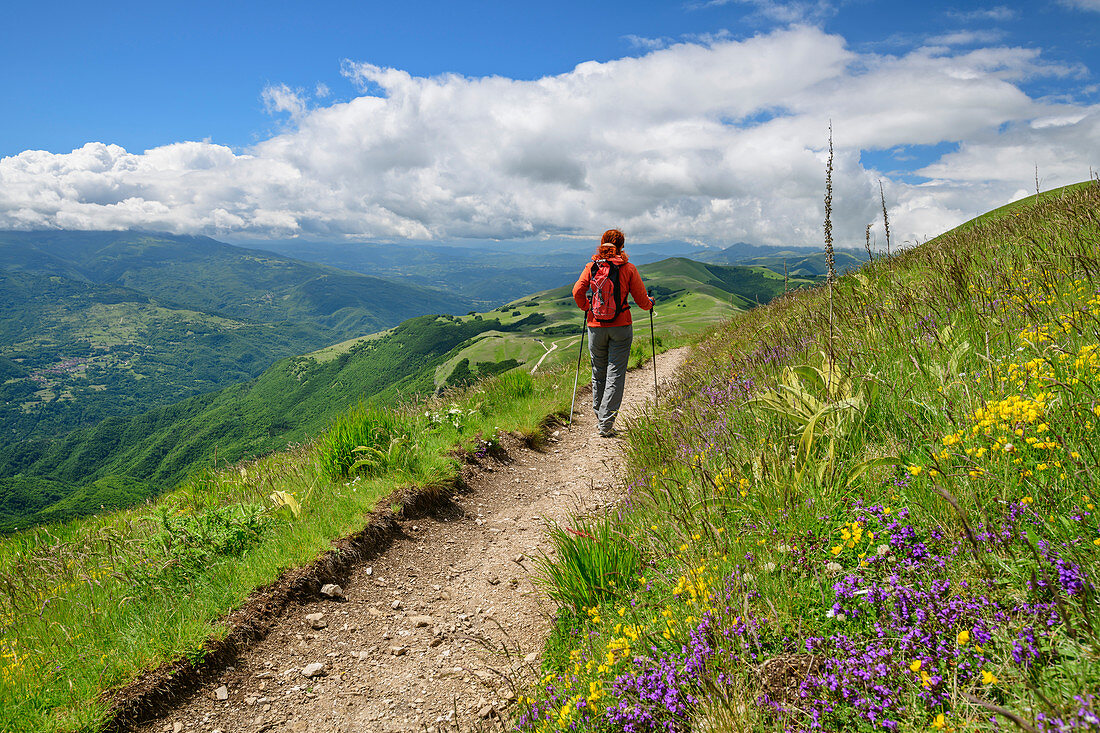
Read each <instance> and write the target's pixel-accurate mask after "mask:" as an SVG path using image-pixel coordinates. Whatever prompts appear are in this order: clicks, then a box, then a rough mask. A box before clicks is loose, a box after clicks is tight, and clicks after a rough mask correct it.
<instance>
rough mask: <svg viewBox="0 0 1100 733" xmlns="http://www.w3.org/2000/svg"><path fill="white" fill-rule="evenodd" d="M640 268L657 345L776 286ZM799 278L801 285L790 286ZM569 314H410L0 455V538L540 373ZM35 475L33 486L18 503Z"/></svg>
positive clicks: (726, 271)
mask: <svg viewBox="0 0 1100 733" xmlns="http://www.w3.org/2000/svg"><path fill="white" fill-rule="evenodd" d="M640 271H641V273H642V276H643V279H645V280H646V282H647V285H649V286H650V287H651V288H652V289H653V291H654V296H655V300H656V302H657V305H658V315H657V326H658V329H659V333H662V334H664V336H665V337H668V336H670V335H672V336H675V335H676V334H685V333H690V332H693V331H697V330H699V329H701V328H703V327H705V326H707V325H709V324H712V323H715V322H718V321H721V320H723V319H725V318H727V317H728V316H729V315H730V314H731V313H734V312H736V311H737V310H740V309H742V308H744V307H748V306H749V305H751V304H755V302H756V301H757V299H759V300H760V302H767V301H768V300H771V299H772V298H773V297H774V296H775V295H777V294H778V293H781V292H782V291H783V287H784V283H783V280H782V278H781V277H778V276H775V275H774V274H773V273H770V272H768V271H767V270H763V269H753V268H744V267H725V266H721V265H707V264H702V263H698V262H694V261H692V260H687V259H683V258H676V259H669V260H664V261H662V262H659V263H654V264H651V265H643V266H642V267H641V268H640ZM570 279H571V278H570ZM799 284H802V285H805V284H807V283H806V282H805V281H793V282H792V283H791V284H790V285H791V286H792V287H793V286H795V285H799ZM580 315H581V314H580V311H578V310H577V308H576V305H575V304H574V303H573V300H572V297H571V295H570V286H568V285H566V286H563V287H560V288H556V289H553V290H548V291H544V292H542V293H538V294H535V295H533V296H529V297H527V298H525V299H522V300H520V301H516V302H514V303H512V304H509V305H507V306H505V307H503V308H499V309H497V310H495V311H493V312H490V313H485V314H480V313H478V314H470V315H466V316H459V317H455V316H439V317H436V316H423V317H419V318H414V319H411V320H409V321H406V322H404V323H402V324H400V325H399V326H397V327H396V328H393V329H391V330H389V331H386V332H384V333H378V334H373V335H371V336H369V337H360V338H354V339H351V340H348V341H345V342H342V343H339V344H336V345H334V346H332V347H329V348H325V349H322V350H320V351H316V352H313V353H310V354H306V355H305V356H300V357H292V358H286V359H282V360H280V361H279V362H277V363H276V364H274V365H273V366H272V367H270V368H269V369H267V370H266V371H264V373H263V374H262V375H260V376H259V377H258V378H256V379H254V380H252V381H249V382H247V383H243V384H236V385H233V386H230V387H228V388H226V389H223V390H221V391H219V392H213V393H209V394H203V395H198V396H195V397H192V398H190V399H187V400H184V401H182V402H178V403H176V404H173V405H168V406H164V407H158V408H156V409H154V410H150V411H148V412H145V413H143V414H140V415H135V416H130V417H113V418H110V419H107V420H103V421H101V422H99V423H97V424H96V425H94V426H91V427H87V428H83V429H81V430H78V431H74V432H72V433H71V434H69V435H67V436H65V437H64V438H61V439H57V440H47V439H38V440H28V441H23V442H21V443H19V444H15V445H9V446H7V447H4V448H0V477H6V478H0V530H3V529H11V528H12V527H15V526H20V527H26V526H28V524H31V523H37V522H42V521H51V520H56V519H63V518H67V517H70V516H77V515H81V514H86V513H91V512H95V511H99V509H100V505H103V506H104V507H108V508H109V507H115V506H122V505H125V504H126V503H129V502H132V501H133V500H134V497H135V496H139V498H140V497H141V496H146V495H152V494H156V493H160V492H161V491H164V490H166V489H170V488H172V487H173V486H174V485H175V484H176V483H178V482H179V481H181V480H182V479H183V478H185V477H186V476H187V475H188V474H189V473H190V472H192V471H194V470H195V469H196V468H197V467H198V466H201V465H204V464H208V463H209V462H210V461H211V460H213V459H214V456H215V455H216V456H217V459H218V461H219V462H221V461H229V462H234V461H237V460H240V459H243V458H248V457H252V456H256V455H260V454H263V453H267V452H270V451H272V450H275V449H279V448H283V447H285V446H286V445H287V444H288V443H291V442H300V441H305V440H308V439H311V438H312V437H314V436H316V435H317V434H319V433H320V432H321V430H323V429H324V428H325V427H326V426H327V425H328V423H329V422H330V421H331V419H332V418H333V417H334V416H335V415H337V414H339V413H341V412H342V411H343V410H345V409H346V408H347V406H348V405H349V404H354V403H356V402H358V401H360V400H370V399H375V400H379V401H388V400H391V399H394V398H396V397H398V396H399V395H408V394H411V393H421V394H424V393H431V392H434V391H435V390H436V389H438V388H439V387H442V386H445V385H447V384H456V383H461V382H462V381H465V380H467V379H471V378H476V377H481V376H487V375H488V374H492V373H496V372H498V371H500V370H501V369H507V368H512V367H515V366H519V365H521V364H526V363H528V362H531V361H535V360H538V359H542V361H543V363H542V366H544V367H548V366H550V365H551V364H554V363H557V362H559V361H561V360H567V359H570V358H573V359H575V356H573V355H572V354H573V352H572V350H570V351H569V356H567V355H566V349H565V348H558V347H563V346H565V345H566V344H567V343H573V344H575V343H576V337H577V334H578V333H579V330H580V329H579V322H580ZM543 357H545V358H543ZM463 360H465V363H464V362H463ZM460 365H461V366H460ZM2 366H3V364H2V363H0V367H2ZM18 367H19V365H15V368H18ZM36 481H41V482H43V483H42V490H41V492H40V500H39V501H32V500H31V499H29V498H28V497H29V496H30V497H31V498H33V494H34V492H33V491H32V490H31V487H32V486H33V484H34V482H36ZM104 482H107V483H104ZM112 491H114V492H117V493H118V497H112V496H111V493H112Z"/></svg>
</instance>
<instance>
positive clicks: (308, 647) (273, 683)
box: [140, 349, 685, 733]
mask: <svg viewBox="0 0 1100 733" xmlns="http://www.w3.org/2000/svg"><path fill="white" fill-rule="evenodd" d="M684 352H685V350H684V349H678V350H675V351H671V352H668V353H667V354H664V355H662V356H661V357H660V358H658V373H659V375H660V378H661V381H662V382H663V381H665V380H667V379H668V378H669V377H670V376H671V374H672V373H673V372H674V371H675V370H676V369H677V368H678V366H679V364H680V363H681V361H682V360H683V358H684V355H685V354H684ZM652 391H653V373H652V371H651V367H649V366H648V365H647V367H646V368H645V369H639V370H635V371H633V372H631V373H629V375H628V379H627V391H626V398H625V399H624V401H623V411H624V414H625V415H626V416H629V414H630V412H631V411H632V410H634V409H636V408H637V407H638V406H639V405H641V404H642V403H644V402H645V401H646V400H648V399H651V398H652ZM587 399H590V398H589V397H588V395H587V394H585V395H578V398H577V402H578V407H577V412H578V415H577V417H576V420H575V421H574V423H573V427H572V429H570V430H565V429H561V430H559V431H555V432H554V433H553V435H552V436H551V437H550V440H549V444H548V446H547V447H546V448H545V449H543V450H541V451H533V450H529V449H527V448H525V447H523V446H522V444H520V443H519V442H518V441H515V442H513V443H512V444H511V445H508V446H507V449H508V452H509V454H510V457H511V459H512V460H511V462H505V463H496V462H493V463H491V464H488V465H486V466H485V467H484V469H483V470H480V471H476V472H474V474H473V476H472V477H471V478H470V480H469V485H470V490H469V491H468V492H463V493H460V494H457V495H455V496H454V497H453V501H451V502H448V503H445V504H444V505H443V506H442V508H441V509H438V510H436V511H433V513H432V514H431V515H430V516H422V517H417V518H410V519H403V520H401V521H400V525H401V529H400V534H399V536H398V537H397V538H396V539H395V540H394V542H393V543H392V544H391V545H390V546H389V547H388V548H387V549H386V550H385V551H384V552H382V553H381V554H379V555H378V556H377V557H375V558H373V559H372V560H370V561H367V562H365V563H363V564H362V565H361V566H359V567H358V568H356V569H355V570H354V571H353V572H352V575H351V577H350V578H349V580H348V582H347V583H346V584H345V586H344V592H345V594H346V596H347V599H346V601H345V602H336V601H333V600H328V599H318V600H316V601H314V602H310V603H304V604H300V605H295V606H292V607H291V610H289V611H288V612H287V614H286V615H285V616H284V617H283V618H282V619H281V620H280V621H279V623H278V624H277V625H276V626H275V628H274V629H273V630H272V631H271V632H270V633H269V634H268V636H267V637H266V638H265V639H264V640H263V641H261V642H259V643H258V644H256V645H255V646H254V647H253V648H252V649H250V650H249V651H247V652H245V653H244V654H243V655H242V656H241V657H239V658H238V659H237V661H236V662H235V666H234V667H230V668H228V669H227V670H226V671H225V672H224V673H223V674H222V675H221V676H220V677H219V678H218V679H216V680H215V681H213V682H211V683H208V684H206V685H204V686H202V687H200V688H198V689H197V690H196V691H195V693H194V694H193V695H192V697H191V698H190V699H189V700H188V701H186V702H185V703H183V704H182V705H180V706H178V707H176V709H175V710H174V711H173V712H172V713H171V714H169V715H167V716H165V717H162V718H160V719H159V720H157V721H155V722H153V723H150V724H148V725H146V726H145V727H143V728H141V729H140V730H142V731H146V732H148V733H152V732H153V731H156V732H158V733H159V732H160V731H168V732H171V731H175V733H181V731H188V732H190V731H205V732H208V733H209V732H213V731H219V730H220V731H223V732H224V733H237V732H238V731H251V732H259V731H294V732H296V733H314V732H321V731H324V732H325V733H328V732H330V731H438V732H442V731H445V730H447V731H454V730H469V729H471V728H477V727H481V728H483V729H497V728H502V727H506V725H507V722H508V720H509V711H510V709H511V708H512V704H511V701H510V698H511V696H512V694H513V691H514V689H515V688H514V684H515V683H522V682H526V681H527V680H530V679H531V678H532V676H533V675H534V674H536V673H537V668H538V665H539V663H540V660H539V654H540V652H541V649H542V644H543V641H544V640H545V638H546V634H547V631H548V629H549V622H550V616H551V614H552V612H553V605H552V603H551V602H549V601H548V600H547V599H546V598H545V596H544V595H543V594H542V593H541V591H539V590H538V589H537V588H536V587H535V585H534V584H533V582H532V580H533V570H534V565H533V563H532V560H531V558H532V557H535V556H537V554H538V552H539V550H548V549H549V547H548V544H547V538H546V533H545V527H546V523H547V522H548V521H563V520H565V519H566V518H567V517H568V516H569V514H570V513H572V512H574V511H576V510H577V509H583V510H586V511H592V510H595V509H598V508H599V507H601V506H606V505H607V504H609V503H611V502H613V501H614V500H615V498H616V496H615V493H614V485H615V478H614V477H615V475H616V472H617V470H618V468H619V466H620V462H621V460H622V453H621V441H620V440H617V439H606V438H600V437H597V436H596V435H595V434H594V430H595V420H594V417H593V414H592V411H591V410H590V409H588V408H589V403H588V402H587V401H586V400H587ZM620 426H621V420H620ZM315 614H324V615H323V616H320V617H318V616H316V615H315ZM502 647H507V649H508V650H509V651H508V653H502V652H501V649H502ZM314 663H318V664H323V665H324V674H323V676H317V677H313V678H307V677H306V676H304V674H303V669H305V668H306V667H308V666H309V665H311V664H314Z"/></svg>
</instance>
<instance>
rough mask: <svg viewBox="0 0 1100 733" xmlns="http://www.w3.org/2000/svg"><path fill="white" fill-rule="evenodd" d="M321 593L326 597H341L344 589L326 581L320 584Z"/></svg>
mask: <svg viewBox="0 0 1100 733" xmlns="http://www.w3.org/2000/svg"><path fill="white" fill-rule="evenodd" d="M321 595H323V596H325V597H326V598H336V599H343V598H344V589H343V588H341V587H340V586H338V585H336V584H335V583H326V584H325V585H322V586H321Z"/></svg>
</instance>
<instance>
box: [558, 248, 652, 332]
mask: <svg viewBox="0 0 1100 733" xmlns="http://www.w3.org/2000/svg"><path fill="white" fill-rule="evenodd" d="M596 259H597V258H596V257H593V258H592V261H593V262H595V261H596ZM610 260H611V262H614V263H615V264H616V265H618V266H619V288H620V289H621V291H622V293H623V300H624V301H626V300H627V294H628V293H629V294H630V295H631V296H633V298H634V302H635V303H637V304H638V306H639V307H640V308H641V309H642V310H644V311H647V310H650V309H651V308H653V301H652V300H650V299H649V295H647V294H646V291H645V285H643V284H642V276H641V275H640V274H638V268H637V267H635V266H634V265H632V264H630V263H629V262H627V260H626V255H625V254H620V255H616V256H614V257H611V258H610ZM591 280H592V265H591V264H587V265H585V266H584V270H582V271H581V276H580V278H578V279H577V284H576V285H574V286H573V300H574V301H575V302H576V304H577V307H578V308H580V309H581V310H588V297H587V294H588V283H589V281H591ZM631 323H633V320H632V319H631V318H630V305H629V304H627V305H626V307H625V308H623V312H622V313H620V314H619V317H618V318H616V319H615V320H614V321H610V322H607V323H600V322H599V321H597V320H596V319H595V318H594V317H592V315H589V316H588V325H589V327H591V328H602V327H604V326H629V325H630V324H631Z"/></svg>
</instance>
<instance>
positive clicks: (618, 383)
mask: <svg viewBox="0 0 1100 733" xmlns="http://www.w3.org/2000/svg"><path fill="white" fill-rule="evenodd" d="M633 339H634V327H633V326H601V327H595V328H594V327H591V326H590V327H589V328H588V351H589V353H591V354H592V409H593V410H595V411H596V420H597V422H598V423H599V426H598V427H599V430H600V432H601V433H606V432H608V431H609V430H611V428H612V427H614V425H615V416H616V415H617V414H618V413H619V405H621V404H622V402H623V390H624V389H625V388H626V365H627V361H629V359H630V342H631V341H632V340H633Z"/></svg>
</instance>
